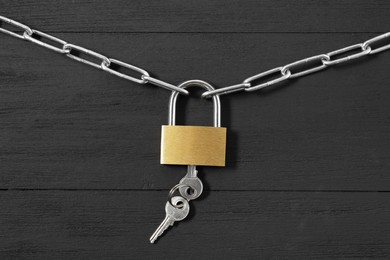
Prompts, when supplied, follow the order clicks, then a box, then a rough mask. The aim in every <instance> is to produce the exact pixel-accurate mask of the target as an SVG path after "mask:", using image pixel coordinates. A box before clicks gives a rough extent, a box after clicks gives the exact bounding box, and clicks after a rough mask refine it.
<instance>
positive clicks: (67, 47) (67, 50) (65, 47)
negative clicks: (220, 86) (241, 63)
mask: <svg viewBox="0 0 390 260" xmlns="http://www.w3.org/2000/svg"><path fill="white" fill-rule="evenodd" d="M2 23H7V24H10V25H11V26H14V27H16V28H17V29H21V30H22V33H21V34H18V33H15V32H13V31H10V30H7V29H5V28H2V27H1V25H2ZM0 32H3V33H5V34H8V35H11V36H13V37H16V38H19V39H22V40H27V41H30V42H32V43H35V44H37V45H39V46H42V47H44V48H47V49H50V50H52V51H55V52H58V53H61V54H64V55H66V56H67V57H69V58H71V59H73V60H76V61H79V62H82V63H84V64H87V65H89V66H92V67H94V68H97V69H101V70H103V71H106V72H108V73H110V74H113V75H115V76H117V77H120V78H123V79H127V80H130V81H132V82H135V83H138V84H146V83H150V84H152V85H156V86H159V87H162V88H165V89H168V90H171V91H177V92H179V93H180V94H184V95H188V94H189V92H188V90H185V89H182V88H179V87H177V86H175V85H173V84H170V83H168V82H165V81H162V80H159V79H156V78H153V77H151V76H150V75H149V73H148V72H147V71H146V70H144V69H141V68H139V67H137V66H134V65H132V64H129V63H126V62H123V61H119V60H115V59H112V58H108V57H106V56H105V55H103V54H100V53H98V52H95V51H92V50H90V49H87V48H84V47H81V46H78V45H75V44H70V43H67V42H66V41H64V40H61V39H59V38H57V37H54V36H52V35H50V34H46V33H43V32H40V31H37V30H34V29H31V28H30V27H29V26H27V25H25V24H22V23H20V22H17V21H14V20H11V19H9V18H7V17H4V16H0ZM34 36H35V37H34ZM36 36H38V37H39V38H36ZM42 39H46V40H49V41H51V42H53V43H57V44H59V45H60V46H61V47H57V46H55V45H52V44H49V43H46V42H43V41H42ZM72 50H73V51H76V52H78V53H83V54H85V55H86V56H89V57H91V58H94V59H97V60H98V61H100V62H98V63H95V62H92V61H90V60H87V59H84V58H82V57H79V56H76V55H74V54H72ZM112 64H114V65H116V66H115V67H117V68H118V67H119V68H125V69H128V70H130V71H133V72H136V73H139V74H140V76H139V77H138V78H136V77H133V76H130V75H128V74H125V73H122V72H119V71H118V70H114V69H113V68H111V67H110V66H111V65H112Z"/></svg>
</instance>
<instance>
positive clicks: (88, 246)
mask: <svg viewBox="0 0 390 260" xmlns="http://www.w3.org/2000/svg"><path fill="white" fill-rule="evenodd" d="M340 195H342V196H340ZM389 195H390V194H389V193H342V194H340V193H337V192H336V193H333V192H329V193H315V192H310V193H305V192H257V191H253V192H231V191H228V192H213V193H210V194H209V195H208V196H207V198H206V199H204V200H201V201H196V202H194V203H193V206H192V208H191V210H193V212H192V213H191V214H190V218H189V219H187V220H185V221H183V222H180V223H179V224H178V225H177V226H175V227H173V228H171V230H169V231H168V232H167V233H166V234H165V235H164V237H162V239H161V240H159V241H158V243H157V244H156V245H151V244H149V241H148V238H149V236H150V235H151V233H153V231H154V229H155V228H156V226H158V224H159V223H160V221H161V220H162V218H163V217H164V216H163V212H162V209H163V204H164V199H165V197H166V192H165V191H163V192H161V191H160V192H150V191H139V192H136V191H129V192H127V191H12V192H7V193H4V192H3V193H1V197H0V201H1V204H2V205H3V207H2V210H1V212H0V216H1V218H0V224H1V225H0V230H1V249H0V256H1V258H2V259H12V258H13V259H15V258H19V259H20V258H28V259H32V258H41V259H42V258H51V259H140V258H142V259H156V258H157V259H160V258H161V259H167V258H173V259H182V258H189V259H237V258H240V257H242V256H245V258H246V259H259V258H262V259H263V258H267V259H271V258H272V259H280V258H286V259H306V258H310V259H313V258H327V259H334V258H369V257H375V258H386V256H388V255H389V254H390V251H389V250H390V249H389V248H390V243H389V241H390V237H389V234H390V223H389V221H388V220H389V218H390V204H389V200H390V196H389ZM227 202H228V203H227Z"/></svg>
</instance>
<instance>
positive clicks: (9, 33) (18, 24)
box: [0, 16, 33, 40]
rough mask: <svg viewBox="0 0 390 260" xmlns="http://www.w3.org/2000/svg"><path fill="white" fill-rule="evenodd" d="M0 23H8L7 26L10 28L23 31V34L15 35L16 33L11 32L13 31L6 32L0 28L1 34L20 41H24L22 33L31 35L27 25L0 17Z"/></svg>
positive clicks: (31, 32)
mask: <svg viewBox="0 0 390 260" xmlns="http://www.w3.org/2000/svg"><path fill="white" fill-rule="evenodd" d="M0 21H1V22H5V23H8V24H10V25H12V26H15V27H16V28H19V29H23V33H22V34H17V33H15V32H13V31H10V30H7V29H4V28H1V27H0V32H2V33H5V34H8V35H11V36H14V37H16V38H19V39H22V40H24V36H23V34H24V33H27V34H29V35H31V34H33V31H32V29H31V28H30V27H28V26H27V25H24V24H22V23H19V22H17V21H14V20H11V19H9V18H7V17H4V16H0Z"/></svg>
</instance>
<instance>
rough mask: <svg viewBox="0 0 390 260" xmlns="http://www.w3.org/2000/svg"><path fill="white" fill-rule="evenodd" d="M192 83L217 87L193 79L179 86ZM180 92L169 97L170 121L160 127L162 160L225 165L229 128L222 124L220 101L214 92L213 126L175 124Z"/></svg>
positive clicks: (175, 162)
mask: <svg viewBox="0 0 390 260" xmlns="http://www.w3.org/2000/svg"><path fill="white" fill-rule="evenodd" d="M192 86H197V87H202V88H204V89H206V90H214V88H213V87H212V86H211V85H210V84H208V83H207V82H204V81H201V80H190V81H186V82H183V83H182V84H180V85H179V87H180V88H188V87H192ZM178 95H179V92H172V95H171V98H170V100H169V119H168V125H163V126H162V129H161V161H160V163H161V164H174V165H197V166H225V157H226V128H225V127H221V101H220V99H219V96H217V95H215V96H213V105H214V126H187V125H176V101H177V97H178Z"/></svg>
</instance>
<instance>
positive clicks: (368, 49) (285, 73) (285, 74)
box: [202, 32, 390, 98]
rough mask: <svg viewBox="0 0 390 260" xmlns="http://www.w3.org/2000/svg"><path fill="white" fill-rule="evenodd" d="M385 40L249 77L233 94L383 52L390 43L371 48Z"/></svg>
mask: <svg viewBox="0 0 390 260" xmlns="http://www.w3.org/2000/svg"><path fill="white" fill-rule="evenodd" d="M386 38H390V32H388V33H385V34H382V35H379V36H376V37H374V38H371V39H369V40H367V41H365V42H364V43H359V44H354V45H351V46H348V47H344V48H341V49H338V50H335V51H331V52H328V53H327V54H320V55H316V56H312V57H309V58H306V59H302V60H298V61H295V62H292V63H289V64H287V65H284V66H281V67H277V68H274V69H270V70H267V71H265V72H262V73H259V74H256V75H254V76H251V77H249V78H247V79H245V80H244V81H243V83H241V84H238V85H235V86H241V87H240V88H237V89H235V92H236V91H241V90H245V91H255V90H259V89H262V88H266V87H269V86H271V85H274V84H276V83H280V82H282V81H285V80H287V79H293V78H297V77H302V76H305V75H308V74H310V73H314V72H317V71H320V70H323V69H326V68H327V67H329V66H333V65H336V64H340V63H344V62H347V61H350V60H353V59H357V58H361V57H364V56H366V55H369V54H375V53H378V52H382V51H384V50H387V49H390V43H388V42H387V43H382V45H381V46H380V47H375V48H373V45H374V44H380V42H382V41H383V40H384V39H386ZM354 50H359V52H357V53H354V54H351V55H348V56H346V57H342V58H338V59H337V58H336V59H332V58H334V57H335V56H338V55H342V54H345V53H347V52H350V51H354ZM315 61H319V62H321V64H320V65H317V66H313V67H311V68H308V69H305V70H303V71H299V72H294V73H293V72H291V70H292V69H294V68H297V67H300V66H302V65H305V64H311V63H314V62H315ZM275 73H279V74H280V76H279V77H277V78H275V79H271V80H268V81H266V82H262V83H260V84H257V85H254V86H252V83H253V82H254V81H256V82H258V81H259V80H261V79H262V78H264V77H266V76H269V75H272V74H275ZM243 84H246V85H245V86H244V85H243ZM230 89H231V86H228V87H223V88H218V89H216V90H212V91H206V92H204V93H203V95H202V97H203V98H210V97H212V96H213V95H224V94H228V93H231V92H233V91H229V90H230Z"/></svg>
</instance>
